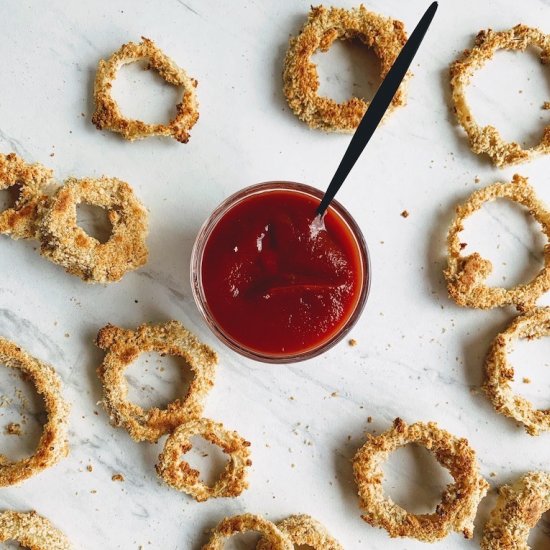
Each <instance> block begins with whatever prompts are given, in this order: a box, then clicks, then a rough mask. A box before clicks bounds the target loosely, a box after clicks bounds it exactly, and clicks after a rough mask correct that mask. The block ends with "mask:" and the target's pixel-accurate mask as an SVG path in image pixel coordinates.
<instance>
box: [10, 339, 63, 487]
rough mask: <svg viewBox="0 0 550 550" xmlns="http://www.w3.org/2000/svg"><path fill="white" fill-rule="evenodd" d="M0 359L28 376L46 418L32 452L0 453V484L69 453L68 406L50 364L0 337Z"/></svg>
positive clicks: (14, 480)
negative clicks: (21, 456) (27, 454)
mask: <svg viewBox="0 0 550 550" xmlns="http://www.w3.org/2000/svg"><path fill="white" fill-rule="evenodd" d="M0 363H1V364H2V365H5V366H6V367H9V368H12V369H19V370H20V371H22V372H23V373H24V375H26V376H28V377H29V379H30V380H31V381H32V383H33V384H34V386H35V387H36V391H37V392H38V394H39V395H41V396H42V398H43V399H44V404H45V408H46V415H47V422H46V423H45V424H44V428H43V431H42V435H41V437H40V441H39V442H38V447H37V449H36V451H35V453H34V454H33V455H32V456H30V457H28V458H24V459H22V460H18V461H16V462H12V461H10V460H8V459H7V458H6V457H5V456H3V455H0V487H6V486H8V485H14V484H17V483H20V482H21V481H24V480H25V479H28V478H29V477H31V476H33V475H34V474H37V473H39V472H41V471H42V470H45V469H46V468H49V467H50V466H53V465H54V464H56V463H57V462H59V461H60V460H61V459H62V458H65V457H66V456H67V455H68V454H69V445H68V442H67V423H68V418H69V406H68V404H67V403H66V401H65V400H64V399H63V395H62V393H61V380H60V379H59V376H58V375H57V374H56V373H55V371H54V370H53V368H52V367H50V366H49V365H46V364H45V363H42V362H41V361H39V360H38V359H35V358H34V357H31V356H30V355H29V354H28V353H26V352H25V351H23V350H22V349H21V348H20V347H18V346H17V345H15V344H14V343H13V342H10V341H9V340H6V339H4V338H1V337H0Z"/></svg>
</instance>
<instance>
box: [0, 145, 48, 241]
mask: <svg viewBox="0 0 550 550" xmlns="http://www.w3.org/2000/svg"><path fill="white" fill-rule="evenodd" d="M51 180H52V171H51V170H50V169H49V168H45V167H44V166H42V165H41V164H27V163H26V162H24V161H23V159H21V158H20V157H18V156H17V155H16V154H15V153H10V154H8V155H3V154H0V190H2V189H8V188H10V187H13V186H15V185H19V186H20V187H19V196H18V198H17V201H16V202H15V205H14V206H13V208H7V209H6V210H4V211H3V212H0V233H4V234H6V235H10V236H11V237H12V238H14V239H36V238H37V227H38V219H39V215H40V212H41V210H42V208H43V207H44V203H45V202H46V196H45V195H44V193H43V188H44V186H45V185H47V184H48V183H50V181H51Z"/></svg>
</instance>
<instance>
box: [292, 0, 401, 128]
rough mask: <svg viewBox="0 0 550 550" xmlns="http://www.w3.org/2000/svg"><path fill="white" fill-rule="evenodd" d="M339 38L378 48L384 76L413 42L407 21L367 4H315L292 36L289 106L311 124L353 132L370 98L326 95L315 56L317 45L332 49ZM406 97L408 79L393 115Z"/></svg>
mask: <svg viewBox="0 0 550 550" xmlns="http://www.w3.org/2000/svg"><path fill="white" fill-rule="evenodd" d="M337 38H339V39H343V40H349V39H353V38H358V39H359V40H361V42H362V43H363V44H365V45H366V46H367V47H369V48H370V47H372V49H373V50H374V53H375V54H376V56H377V57H378V58H379V59H380V76H381V78H382V79H383V78H384V77H385V76H386V74H387V73H388V71H389V70H390V67H391V66H392V65H393V63H394V61H395V59H396V58H397V56H398V54H399V52H400V51H401V48H402V47H403V45H404V44H405V42H406V41H407V35H406V33H405V29H404V25H403V23H402V22H401V21H396V20H394V19H390V18H388V17H382V16H381V15H378V14H376V13H373V12H370V11H368V10H367V9H366V8H365V7H364V6H362V5H361V6H360V7H359V8H353V9H350V10H345V9H342V8H328V9H327V8H325V7H324V6H317V7H312V8H311V12H310V13H309V16H308V20H307V22H306V23H305V25H304V27H303V28H302V30H301V32H300V34H299V35H298V36H296V37H294V38H291V40H290V44H289V49H288V51H287V54H286V57H285V63H284V70H283V89H284V93H285V96H286V99H287V101H288V105H289V106H290V108H291V109H292V111H293V112H294V114H296V116H297V117H298V118H299V119H300V120H302V121H304V122H305V123H307V124H308V125H309V126H310V127H311V128H319V129H321V130H324V131H326V132H353V131H355V129H356V128H357V126H358V125H359V122H360V121H361V118H362V117H363V115H364V114H365V111H366V110H367V108H368V106H369V102H368V101H365V100H364V99H361V98H358V97H352V98H351V99H349V100H347V101H345V102H344V103H336V101H334V100H333V99H330V98H328V97H320V96H319V95H318V94H317V91H318V90H319V75H318V74H317V67H316V65H315V64H314V63H313V62H312V61H311V56H312V55H313V54H314V53H315V52H316V51H317V50H321V51H322V52H326V51H327V50H328V49H329V48H330V46H331V45H332V43H333V42H334V41H335V40H336V39H337ZM405 102H406V100H405V84H404V83H403V84H401V86H400V87H399V89H398V91H397V93H396V94H395V96H394V97H393V99H392V101H391V103H390V106H389V108H388V111H387V114H388V113H390V112H391V111H392V110H393V109H395V108H396V107H399V106H401V105H404V104H405ZM387 114H386V115H385V116H384V118H385V117H386V116H387Z"/></svg>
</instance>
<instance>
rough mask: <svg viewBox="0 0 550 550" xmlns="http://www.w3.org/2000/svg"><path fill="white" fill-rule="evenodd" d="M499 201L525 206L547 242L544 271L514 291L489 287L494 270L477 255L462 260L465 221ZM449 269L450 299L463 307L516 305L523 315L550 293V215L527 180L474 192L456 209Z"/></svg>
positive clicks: (448, 244)
mask: <svg viewBox="0 0 550 550" xmlns="http://www.w3.org/2000/svg"><path fill="white" fill-rule="evenodd" d="M497 198H504V199H508V200H511V201H513V202H517V203H518V204H521V205H523V206H525V207H526V208H527V209H528V210H529V213H530V214H531V215H532V216H533V218H535V220H536V221H537V222H538V223H539V224H540V225H541V228H542V231H543V232H544V234H545V235H546V238H547V239H548V243H547V244H546V245H545V247H544V267H543V268H542V269H541V271H540V272H539V273H538V275H537V276H536V277H535V278H534V279H533V280H532V281H530V282H528V283H526V284H521V285H517V286H515V287H514V288H510V289H507V288H501V287H488V286H486V285H485V284H484V281H485V280H486V279H487V277H488V276H489V275H490V273H491V271H492V269H493V266H492V264H491V262H490V261H489V260H486V259H485V258H482V257H481V256H480V255H479V254H478V253H477V252H474V253H473V254H471V255H469V256H462V255H461V250H462V246H461V243H460V237H459V234H460V232H461V231H462V230H463V229H464V225H463V224H464V220H465V219H466V218H467V217H468V216H470V215H471V214H473V213H474V212H476V211H477V210H479V209H480V208H481V207H482V206H483V204H485V203H486V202H489V201H493V200H495V199H497ZM447 249H448V266H447V269H446V270H445V271H444V273H445V278H446V279H447V289H448V291H449V295H450V296H451V298H452V299H453V300H454V301H455V302H456V303H457V304H458V305H460V306H467V307H474V308H479V309H490V308H494V307H500V306H506V305H511V304H513V305H515V306H516V307H517V308H518V310H520V311H523V310H527V309H530V308H532V307H534V305H535V302H536V300H537V299H538V298H539V297H540V296H541V295H542V294H544V293H545V292H546V291H547V290H548V289H550V212H549V211H548V210H547V209H546V206H545V205H544V204H543V203H542V202H541V201H540V200H539V199H538V198H537V196H536V194H535V191H534V189H533V188H532V187H531V186H530V185H529V184H528V183H527V179H526V178H523V177H521V176H519V175H517V174H516V175H515V176H514V177H513V179H512V182H511V183H495V184H493V185H489V186H488V187H485V188H484V189H479V190H477V191H474V192H473V193H472V194H471V195H470V197H468V199H466V201H465V202H464V203H463V204H461V205H459V206H457V208H456V216H455V219H454V221H453V223H452V224H451V227H450V229H449V234H448V236H447Z"/></svg>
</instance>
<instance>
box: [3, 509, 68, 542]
mask: <svg viewBox="0 0 550 550" xmlns="http://www.w3.org/2000/svg"><path fill="white" fill-rule="evenodd" d="M10 540H11V541H16V542H18V543H19V544H21V546H23V547H25V548H29V549H30V550H71V549H72V545H71V543H70V542H69V540H68V539H67V537H66V536H65V535H64V534H63V533H62V532H61V531H59V530H58V529H56V528H55V527H54V526H53V525H52V523H51V522H50V521H49V520H47V519H46V518H44V517H42V516H39V515H38V514H37V513H36V512H27V513H22V512H14V511H12V510H7V511H5V512H2V513H0V542H7V541H10Z"/></svg>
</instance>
